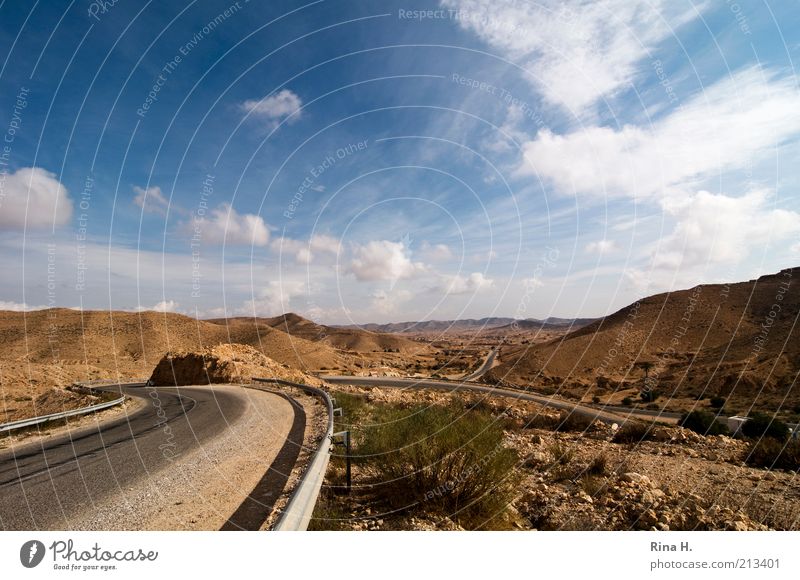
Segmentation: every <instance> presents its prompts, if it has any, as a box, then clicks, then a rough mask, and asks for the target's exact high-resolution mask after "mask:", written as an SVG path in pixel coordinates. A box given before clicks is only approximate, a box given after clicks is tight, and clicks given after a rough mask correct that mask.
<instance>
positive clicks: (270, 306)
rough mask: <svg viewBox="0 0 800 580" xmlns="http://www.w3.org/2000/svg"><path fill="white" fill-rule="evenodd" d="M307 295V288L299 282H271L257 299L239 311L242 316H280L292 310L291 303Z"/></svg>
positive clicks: (251, 300)
mask: <svg viewBox="0 0 800 580" xmlns="http://www.w3.org/2000/svg"><path fill="white" fill-rule="evenodd" d="M305 293H306V286H305V284H304V283H303V282H299V281H287V280H284V281H282V282H279V281H274V280H273V281H270V282H268V283H267V284H266V285H265V286H263V287H261V289H260V290H259V292H258V296H257V297H256V298H253V299H250V300H247V301H245V303H244V305H243V306H242V307H241V308H239V309H238V310H237V314H239V315H242V316H278V315H279V314H284V313H286V312H289V311H290V310H291V307H290V304H289V303H290V302H291V300H292V299H293V298H295V297H297V296H302V295H303V294H305Z"/></svg>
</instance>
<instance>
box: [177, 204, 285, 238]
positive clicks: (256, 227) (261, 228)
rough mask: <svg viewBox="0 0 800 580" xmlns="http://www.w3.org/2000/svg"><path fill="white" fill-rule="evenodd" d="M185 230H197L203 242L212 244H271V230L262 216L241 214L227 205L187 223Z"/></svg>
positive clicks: (221, 205)
mask: <svg viewBox="0 0 800 580" xmlns="http://www.w3.org/2000/svg"><path fill="white" fill-rule="evenodd" d="M184 228H185V230H186V231H187V232H189V233H194V231H195V228H197V229H198V230H199V233H200V236H201V239H202V241H203V242H208V243H211V244H222V243H228V244H235V245H250V244H252V245H254V246H266V245H267V244H268V243H269V229H268V228H267V224H266V223H264V219H263V218H262V217H261V216H257V215H254V214H250V213H246V214H240V213H238V212H237V211H236V210H235V209H233V207H231V205H230V204H227V203H223V204H220V205H218V206H217V207H216V208H214V209H212V210H210V211H209V212H208V217H204V218H200V219H199V220H196V221H194V222H188V223H186V224H185V226H184Z"/></svg>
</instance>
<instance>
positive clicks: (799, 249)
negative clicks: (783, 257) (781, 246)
mask: <svg viewBox="0 0 800 580" xmlns="http://www.w3.org/2000/svg"><path fill="white" fill-rule="evenodd" d="M792 252H793V253H795V254H800V243H797V244H795V245H793V246H792Z"/></svg>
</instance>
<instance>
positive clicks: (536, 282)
mask: <svg viewBox="0 0 800 580" xmlns="http://www.w3.org/2000/svg"><path fill="white" fill-rule="evenodd" d="M542 286H544V282H542V281H541V280H540V279H539V278H523V279H522V287H523V288H525V290H527V291H532V290H535V289H536V288H541V287H542Z"/></svg>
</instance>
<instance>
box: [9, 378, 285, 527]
mask: <svg viewBox="0 0 800 580" xmlns="http://www.w3.org/2000/svg"><path fill="white" fill-rule="evenodd" d="M107 390H114V391H119V390H120V389H119V387H112V388H109V389H107ZM121 391H122V392H123V393H125V394H126V395H130V396H134V397H143V398H145V399H146V400H147V404H146V405H144V406H143V407H141V408H139V409H137V410H136V411H134V412H132V413H130V414H128V415H125V416H122V417H119V418H117V419H113V420H109V421H107V422H104V423H102V424H100V425H99V426H92V427H88V428H85V429H82V430H80V431H71V432H67V433H65V434H63V435H58V436H55V437H51V438H43V439H41V440H40V441H37V442H33V443H29V444H22V445H17V446H14V447H11V448H9V449H3V450H0V529H4V530H36V529H70V520H71V519H73V518H76V517H78V516H79V514H81V513H83V512H86V511H87V510H89V511H91V510H93V509H95V504H96V503H99V502H101V501H102V500H106V499H108V498H109V497H113V496H115V495H119V496H121V497H122V496H123V495H124V493H125V491H126V490H127V489H128V486H130V485H132V484H133V483H134V482H137V481H140V480H141V479H142V478H147V477H149V476H152V475H153V474H154V473H156V472H158V471H160V470H162V469H175V468H177V467H178V466H179V465H180V459H181V457H182V456H186V455H187V452H189V451H193V450H194V449H196V448H198V447H200V446H202V445H203V444H204V443H206V442H209V441H210V440H212V439H213V438H214V437H217V436H219V435H220V434H221V433H223V432H225V431H226V430H227V429H229V428H230V427H231V425H232V424H234V423H235V422H236V421H237V420H238V419H239V418H240V417H241V416H242V415H243V414H244V413H245V412H246V411H247V409H248V397H252V396H253V391H249V390H248V391H247V392H238V391H237V390H234V389H228V390H225V389H213V388H209V387H180V388H174V387H173V388H170V387H158V388H152V387H143V386H142V387H131V386H124V387H122V389H121ZM258 396H265V397H267V396H269V397H273V396H275V395H272V394H266V393H264V394H259V395H258ZM287 407H290V406H289V405H287ZM284 435H285V434H284ZM281 444H283V438H282V436H281V434H280V433H276V445H277V446H278V447H280V445H281ZM173 456H175V457H176V458H175V459H173ZM267 467H268V466H265V467H264V469H265V471H266V469H267ZM190 493H191V490H187V494H190ZM154 500H157V498H154ZM265 519H266V518H265ZM262 521H263V520H262ZM256 529H257V528H256Z"/></svg>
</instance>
